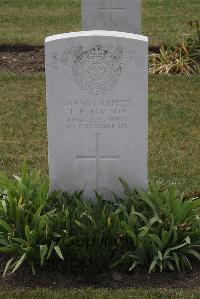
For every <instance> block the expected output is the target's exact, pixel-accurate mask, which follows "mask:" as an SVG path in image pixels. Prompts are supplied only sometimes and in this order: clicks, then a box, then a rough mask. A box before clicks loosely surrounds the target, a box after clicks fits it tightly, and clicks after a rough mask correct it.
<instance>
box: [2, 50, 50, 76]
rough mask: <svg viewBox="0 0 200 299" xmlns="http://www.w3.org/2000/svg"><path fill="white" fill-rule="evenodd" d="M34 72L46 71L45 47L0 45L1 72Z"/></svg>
mask: <svg viewBox="0 0 200 299" xmlns="http://www.w3.org/2000/svg"><path fill="white" fill-rule="evenodd" d="M3 71H4V72H14V73H18V74H33V73H37V72H43V71H44V49H43V48H39V47H38V48H36V47H4V46H2V47H0V72H3Z"/></svg>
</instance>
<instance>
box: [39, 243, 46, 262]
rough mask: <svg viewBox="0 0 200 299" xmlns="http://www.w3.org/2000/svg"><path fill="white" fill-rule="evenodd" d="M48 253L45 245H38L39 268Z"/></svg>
mask: <svg viewBox="0 0 200 299" xmlns="http://www.w3.org/2000/svg"><path fill="white" fill-rule="evenodd" d="M47 252H48V246H47V245H40V264H41V266H42V265H43V264H44V258H45V256H46V254H47Z"/></svg>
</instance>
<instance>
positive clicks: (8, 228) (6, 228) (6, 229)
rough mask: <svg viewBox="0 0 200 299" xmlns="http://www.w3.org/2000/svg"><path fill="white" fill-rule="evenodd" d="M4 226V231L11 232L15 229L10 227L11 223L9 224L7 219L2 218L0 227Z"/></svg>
mask: <svg viewBox="0 0 200 299" xmlns="http://www.w3.org/2000/svg"><path fill="white" fill-rule="evenodd" d="M1 228H3V229H4V231H6V232H8V233H11V232H12V231H13V229H12V227H10V225H8V224H7V223H6V222H5V221H3V220H2V219H0V229H1Z"/></svg>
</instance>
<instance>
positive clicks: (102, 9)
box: [81, 0, 141, 34]
mask: <svg viewBox="0 0 200 299" xmlns="http://www.w3.org/2000/svg"><path fill="white" fill-rule="evenodd" d="M81 10H82V12H81V15H82V30H111V31H122V32H130V33H135V34H141V0H82V2H81Z"/></svg>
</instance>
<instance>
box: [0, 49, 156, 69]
mask: <svg viewBox="0 0 200 299" xmlns="http://www.w3.org/2000/svg"><path fill="white" fill-rule="evenodd" d="M159 49H160V46H158V47H151V48H150V49H149V50H150V51H151V52H158V51H159ZM44 69H45V68H44V48H42V47H34V46H29V45H27V46H23V45H22V46H7V45H5V46H4V45H0V72H14V73H18V74H33V73H37V72H43V71H44Z"/></svg>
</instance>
